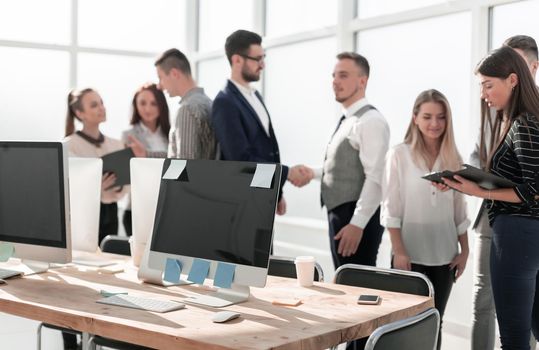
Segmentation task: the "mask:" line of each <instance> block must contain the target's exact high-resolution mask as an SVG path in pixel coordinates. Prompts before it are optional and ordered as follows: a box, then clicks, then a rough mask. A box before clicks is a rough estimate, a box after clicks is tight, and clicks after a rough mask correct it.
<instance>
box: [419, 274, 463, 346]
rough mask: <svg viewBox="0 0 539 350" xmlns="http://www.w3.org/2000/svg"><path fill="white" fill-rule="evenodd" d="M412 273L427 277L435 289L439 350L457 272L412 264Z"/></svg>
mask: <svg viewBox="0 0 539 350" xmlns="http://www.w3.org/2000/svg"><path fill="white" fill-rule="evenodd" d="M412 271H416V272H420V273H422V274H424V275H425V276H427V277H428V279H429V280H430V281H431V283H432V286H433V287H434V307H435V308H436V309H437V310H438V312H439V313H440V330H439V332H438V345H437V349H438V350H439V349H440V347H441V345H442V321H443V317H444V312H445V307H446V306H447V301H448V300H449V294H451V289H452V288H453V283H454V278H453V276H454V272H455V271H454V270H450V269H449V265H440V266H426V265H419V264H412Z"/></svg>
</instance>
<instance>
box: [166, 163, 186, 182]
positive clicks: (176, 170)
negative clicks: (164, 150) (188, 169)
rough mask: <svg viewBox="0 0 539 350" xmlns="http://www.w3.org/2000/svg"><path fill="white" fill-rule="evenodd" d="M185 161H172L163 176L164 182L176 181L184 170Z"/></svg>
mask: <svg viewBox="0 0 539 350" xmlns="http://www.w3.org/2000/svg"><path fill="white" fill-rule="evenodd" d="M186 165H187V161H186V160H185V159H172V160H171V161H170V165H169V166H168V169H167V171H166V172H165V174H164V175H163V179H165V180H178V178H179V177H180V175H181V174H182V173H183V171H184V170H185V166H186Z"/></svg>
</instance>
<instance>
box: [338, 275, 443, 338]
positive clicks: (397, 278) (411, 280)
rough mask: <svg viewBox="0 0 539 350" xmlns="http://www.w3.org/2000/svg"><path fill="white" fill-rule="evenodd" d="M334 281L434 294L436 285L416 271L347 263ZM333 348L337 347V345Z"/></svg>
mask: <svg viewBox="0 0 539 350" xmlns="http://www.w3.org/2000/svg"><path fill="white" fill-rule="evenodd" d="M333 283H337V284H345V285H349V286H354V287H364V288H372V289H381V290H387V291H390V292H399V293H407V294H415V295H422V296H429V297H433V296H434V287H433V286H432V283H431V282H430V280H429V279H428V278H427V276H425V275H423V274H422V273H419V272H414V271H404V270H396V269H384V268H381V267H373V266H365V265H357V264H345V265H342V266H340V267H339V268H338V269H337V271H335V276H334V278H333ZM358 341H359V342H363V341H365V338H362V339H358ZM358 346H359V343H358ZM332 349H337V347H333V348H332Z"/></svg>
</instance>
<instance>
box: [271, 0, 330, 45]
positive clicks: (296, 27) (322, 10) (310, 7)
mask: <svg viewBox="0 0 539 350" xmlns="http://www.w3.org/2000/svg"><path fill="white" fill-rule="evenodd" d="M266 9H267V11H266V35H267V36H271V37H274V36H281V35H288V34H294V33H297V32H302V31H307V30H313V29H320V28H324V27H327V26H332V25H335V23H336V20H337V6H335V2H334V1H328V0H294V1H267V2H266ZM298 17H301V20H298Z"/></svg>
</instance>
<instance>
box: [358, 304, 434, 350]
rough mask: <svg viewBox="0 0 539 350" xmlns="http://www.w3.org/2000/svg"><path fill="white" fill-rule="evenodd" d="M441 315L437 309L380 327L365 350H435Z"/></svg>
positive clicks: (370, 338)
mask: <svg viewBox="0 0 539 350" xmlns="http://www.w3.org/2000/svg"><path fill="white" fill-rule="evenodd" d="M439 327H440V314H439V313H438V310H436V309H435V308H431V309H428V310H427V311H425V312H423V313H420V314H419V315H416V316H413V317H410V318H406V319H404V320H400V321H396V322H392V323H388V324H386V325H384V326H381V327H378V328H377V329H375V330H374V332H373V333H372V334H371V336H370V337H369V339H368V340H367V344H366V345H365V350H392V349H399V350H412V349H413V350H434V349H436V344H437V342H438V329H439Z"/></svg>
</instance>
